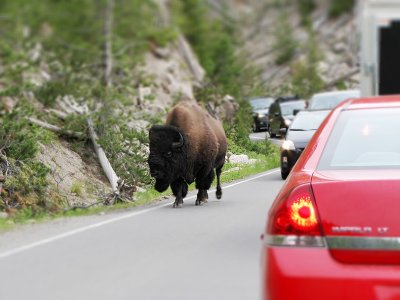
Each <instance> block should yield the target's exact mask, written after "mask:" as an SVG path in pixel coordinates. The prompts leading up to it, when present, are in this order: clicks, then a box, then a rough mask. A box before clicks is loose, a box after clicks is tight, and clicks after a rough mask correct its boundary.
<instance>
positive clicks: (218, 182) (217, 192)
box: [215, 167, 222, 199]
mask: <svg viewBox="0 0 400 300" xmlns="http://www.w3.org/2000/svg"><path fill="white" fill-rule="evenodd" d="M221 172H222V167H221V168H218V169H216V173H217V191H216V193H215V194H216V196H217V199H221V198H222V189H221V183H220V180H219V178H220V176H221Z"/></svg>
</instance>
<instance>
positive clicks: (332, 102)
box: [307, 90, 360, 110]
mask: <svg viewBox="0 0 400 300" xmlns="http://www.w3.org/2000/svg"><path fill="white" fill-rule="evenodd" d="M349 98H360V91H359V90H343V91H334V92H326V93H319V94H314V96H312V98H311V99H310V101H309V102H308V107H307V108H308V110H331V109H333V108H334V107H335V106H336V105H338V104H339V103H340V102H342V101H343V100H346V99H349Z"/></svg>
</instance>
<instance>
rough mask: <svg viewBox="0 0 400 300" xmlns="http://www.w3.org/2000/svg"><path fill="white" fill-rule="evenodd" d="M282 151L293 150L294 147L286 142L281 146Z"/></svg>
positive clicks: (291, 143)
mask: <svg viewBox="0 0 400 300" xmlns="http://www.w3.org/2000/svg"><path fill="white" fill-rule="evenodd" d="M282 149H283V150H295V149H296V147H295V146H294V143H293V142H292V141H290V140H286V141H284V142H283V144H282Z"/></svg>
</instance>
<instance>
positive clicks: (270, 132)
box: [268, 126, 276, 138]
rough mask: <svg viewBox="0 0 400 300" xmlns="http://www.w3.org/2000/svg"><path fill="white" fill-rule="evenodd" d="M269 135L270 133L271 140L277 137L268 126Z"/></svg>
mask: <svg viewBox="0 0 400 300" xmlns="http://www.w3.org/2000/svg"><path fill="white" fill-rule="evenodd" d="M268 133H269V137H270V138H274V137H276V134H275V133H272V130H271V126H268Z"/></svg>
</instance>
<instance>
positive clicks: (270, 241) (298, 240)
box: [264, 234, 326, 247]
mask: <svg viewBox="0 0 400 300" xmlns="http://www.w3.org/2000/svg"><path fill="white" fill-rule="evenodd" d="M264 246H285V247H293V246H296V247H326V243H325V239H324V237H322V236H306V235H303V236H299V235H267V234H266V235H265V236H264Z"/></svg>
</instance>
